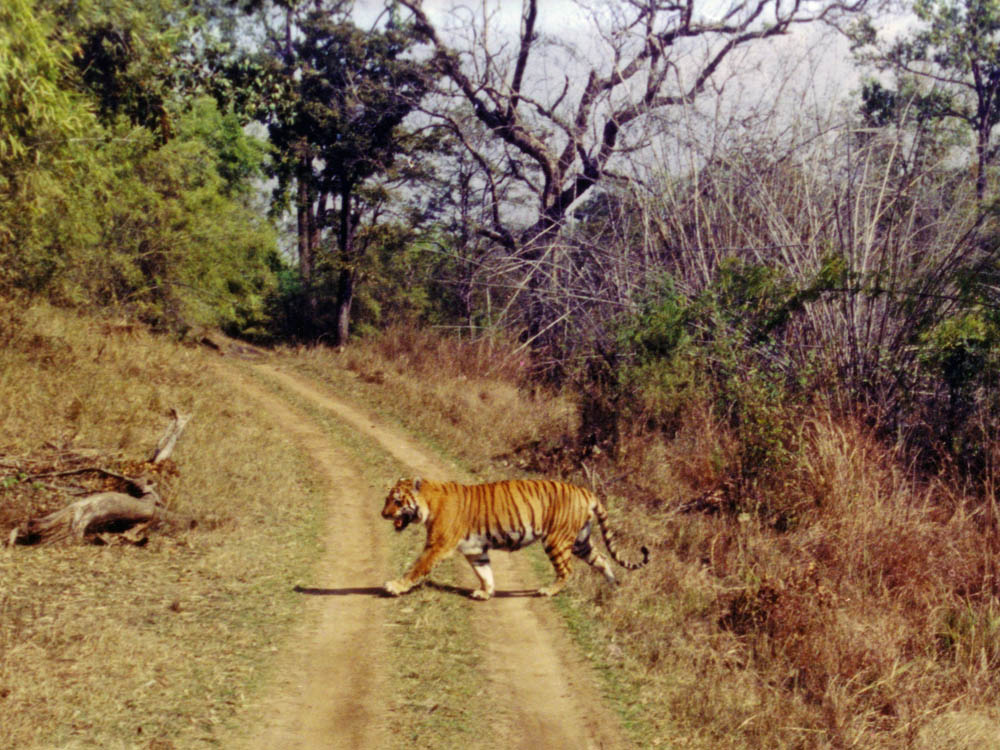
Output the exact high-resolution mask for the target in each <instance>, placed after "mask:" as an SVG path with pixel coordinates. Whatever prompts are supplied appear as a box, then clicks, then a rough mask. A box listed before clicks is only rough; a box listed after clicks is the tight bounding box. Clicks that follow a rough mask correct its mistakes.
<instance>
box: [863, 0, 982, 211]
mask: <svg viewBox="0 0 1000 750" xmlns="http://www.w3.org/2000/svg"><path fill="white" fill-rule="evenodd" d="M913 13H914V15H915V16H916V18H917V21H918V26H917V28H916V29H915V30H914V31H913V32H912V33H910V34H909V35H906V36H903V37H901V38H897V39H894V40H893V41H889V42H885V41H883V40H881V39H880V38H879V36H878V33H877V31H876V29H875V27H874V24H873V22H872V20H871V19H870V18H866V19H863V20H862V21H861V22H859V23H858V24H856V25H855V26H854V28H853V30H852V37H853V42H854V46H855V51H856V53H857V54H858V56H859V57H860V59H862V60H865V61H867V62H870V63H873V64H874V65H876V66H877V67H878V68H880V69H882V70H890V71H894V72H895V73H897V75H898V76H899V77H900V81H899V86H898V89H897V90H896V91H892V90H889V89H886V88H884V87H882V86H881V85H880V84H869V85H868V87H867V88H866V90H865V96H864V98H865V106H866V109H867V111H868V112H870V113H871V114H872V115H874V116H876V117H878V116H879V115H880V114H881V115H883V116H884V115H885V114H887V113H888V111H889V109H892V108H895V107H899V106H900V105H901V104H902V103H904V102H905V103H906V106H910V107H914V108H916V109H917V110H918V111H919V112H920V113H921V114H922V116H923V117H925V118H932V119H938V120H956V121H958V122H961V123H963V124H964V125H966V126H967V127H968V128H969V130H970V131H971V133H972V136H973V142H974V150H973V160H974V163H975V165H976V196H977V197H978V198H980V199H982V198H983V197H984V196H985V194H986V191H987V186H988V179H987V167H988V165H989V164H990V162H991V161H993V160H994V159H995V156H996V147H995V145H994V137H993V132H994V129H995V128H996V125H997V123H998V122H1000V2H998V1H997V0H917V1H916V2H915V3H914V4H913Z"/></svg>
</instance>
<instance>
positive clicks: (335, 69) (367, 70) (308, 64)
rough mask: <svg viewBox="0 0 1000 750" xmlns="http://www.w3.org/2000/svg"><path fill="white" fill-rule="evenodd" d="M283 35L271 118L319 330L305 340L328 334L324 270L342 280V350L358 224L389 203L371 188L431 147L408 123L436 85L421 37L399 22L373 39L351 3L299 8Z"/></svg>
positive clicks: (337, 308) (337, 305)
mask: <svg viewBox="0 0 1000 750" xmlns="http://www.w3.org/2000/svg"><path fill="white" fill-rule="evenodd" d="M283 32H284V33H283V36H282V37H278V36H272V38H271V42H270V45H271V53H272V55H274V57H273V60H274V64H275V65H277V66H279V67H280V86H281V88H280V89H279V96H277V97H276V98H275V99H274V100H273V101H272V104H271V106H270V107H269V108H268V109H267V110H266V111H263V112H262V115H263V117H262V119H263V120H264V121H265V122H266V123H267V125H268V132H269V135H270V140H271V143H272V144H273V145H274V147H275V149H276V151H277V154H278V159H277V161H276V168H275V176H276V177H277V178H278V181H279V193H283V194H286V195H287V194H288V193H289V192H290V191H294V195H295V197H294V204H295V209H296V216H297V235H298V251H299V265H300V272H301V278H302V282H303V285H304V287H305V288H304V292H305V302H306V308H307V310H306V315H305V322H306V324H307V326H308V327H310V328H311V329H312V330H309V331H307V332H306V333H307V334H308V335H318V334H320V333H322V331H321V330H319V329H320V328H321V327H322V326H320V325H319V312H318V309H317V308H318V304H319V301H318V300H317V297H316V293H317V290H318V289H319V288H320V287H321V285H322V283H323V278H322V275H321V274H320V269H321V267H322V268H323V270H325V271H327V272H329V273H331V274H333V276H334V277H335V282H334V284H335V288H334V289H333V294H332V296H333V315H332V316H331V317H332V324H330V325H331V327H332V328H333V334H334V339H333V340H334V342H335V343H336V344H341V343H344V342H345V341H346V340H347V337H348V334H349V326H350V316H351V307H352V303H353V300H354V294H355V284H356V282H357V278H358V270H359V255H360V254H359V252H358V248H356V247H355V237H356V235H357V230H358V227H359V223H360V222H361V220H362V218H363V216H364V214H365V212H366V211H367V212H368V214H369V218H371V216H372V215H373V214H377V213H378V207H379V205H380V204H381V203H382V202H383V201H384V199H385V197H386V195H385V193H384V191H378V190H374V191H373V190H370V189H368V188H369V186H370V184H371V182H372V181H373V180H374V179H375V178H379V179H380V180H386V179H388V178H391V177H394V176H397V175H398V172H399V170H398V169H397V167H398V166H399V165H398V164H397V161H398V160H400V157H408V156H409V155H411V154H413V153H415V151H417V150H419V148H420V147H421V145H422V144H423V143H424V141H423V139H422V138H421V137H420V136H418V135H415V134H413V133H411V132H409V131H408V130H407V129H406V128H404V127H403V121H404V120H405V119H406V117H407V116H408V115H409V114H410V112H412V111H413V110H414V108H415V107H416V105H417V103H418V102H419V100H420V99H421V98H422V97H423V95H424V93H425V92H426V91H427V89H428V86H429V83H430V78H429V76H428V71H427V70H426V68H425V67H424V66H423V65H422V64H420V63H418V62H417V61H416V60H414V59H413V57H412V56H411V55H410V54H409V52H410V50H411V48H412V47H413V46H414V45H415V44H416V43H417V41H418V38H417V36H416V35H415V34H414V33H413V30H412V28H411V27H408V26H405V25H400V24H398V23H396V22H395V21H394V19H393V18H390V20H389V21H388V22H387V23H386V24H385V25H384V27H383V28H380V29H375V30H372V31H369V32H365V31H362V30H361V29H359V28H358V27H357V26H355V25H354V23H353V22H352V21H351V20H350V17H349V15H348V8H347V7H346V6H345V4H344V3H335V4H334V5H333V6H332V7H326V6H324V4H323V3H315V4H314V3H309V4H307V5H306V6H304V8H300V7H298V6H296V5H295V4H291V5H288V6H286V7H285V8H284V29H283ZM403 161H404V164H403V166H404V167H405V161H406V159H405V158H404V159H403ZM334 205H335V207H334ZM334 248H335V252H333V253H331V252H327V251H328V249H334Z"/></svg>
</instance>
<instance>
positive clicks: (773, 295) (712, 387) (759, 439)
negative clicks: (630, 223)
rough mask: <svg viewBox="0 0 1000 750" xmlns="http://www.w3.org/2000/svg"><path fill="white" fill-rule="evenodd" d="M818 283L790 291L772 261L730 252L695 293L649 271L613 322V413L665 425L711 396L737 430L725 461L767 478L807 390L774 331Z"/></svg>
mask: <svg viewBox="0 0 1000 750" xmlns="http://www.w3.org/2000/svg"><path fill="white" fill-rule="evenodd" d="M827 273H829V271H828V270H827ZM827 283H829V279H827V278H826V276H824V275H823V274H821V275H820V277H819V278H818V280H817V282H816V283H815V284H814V285H812V286H811V287H810V288H808V289H805V290H799V289H796V288H795V287H794V285H792V284H791V283H790V281H789V280H788V278H787V277H786V276H785V274H783V273H782V272H780V271H778V270H776V269H774V268H771V267H766V266H762V265H755V264H746V263H739V262H736V261H729V262H726V263H724V264H723V265H722V266H721V267H720V268H719V269H718V276H717V280H716V282H715V283H714V284H712V285H711V286H710V287H708V288H707V289H705V290H704V291H703V292H702V293H701V294H699V295H697V296H694V297H687V296H685V295H683V294H681V293H680V292H678V290H677V288H676V286H675V284H674V282H673V280H672V279H671V278H670V277H669V276H662V277H659V278H657V279H655V280H654V281H653V283H652V284H651V286H650V291H649V292H648V293H647V295H646V296H645V298H644V299H643V300H642V301H641V302H640V304H639V308H638V310H636V311H635V312H633V313H630V314H628V315H625V316H623V317H622V318H620V319H619V321H617V324H616V341H615V348H616V353H617V356H616V358H615V361H616V362H617V363H618V364H617V367H616V373H617V379H616V383H615V388H616V389H617V404H618V408H619V410H620V414H621V418H622V419H623V421H625V422H627V423H633V424H636V423H639V424H644V425H645V426H646V428H647V429H654V430H666V431H667V432H671V431H672V430H673V429H675V428H676V427H677V426H678V425H679V422H680V419H681V417H682V415H683V414H684V413H685V411H687V410H689V409H690V406H691V404H692V403H696V402H701V403H707V404H710V405H711V408H712V411H713V412H714V413H715V414H716V416H717V418H719V419H720V421H721V422H722V423H723V424H726V425H728V426H729V428H730V429H731V430H732V432H733V434H734V436H735V438H736V444H737V450H738V455H736V456H734V457H733V460H734V462H735V465H734V466H732V467H731V470H732V471H734V473H735V474H736V475H737V476H738V477H739V478H740V480H741V481H742V482H744V483H747V484H752V485H756V486H758V487H761V488H765V487H768V485H769V482H770V478H771V477H772V476H782V475H783V473H785V472H787V470H788V469H789V467H790V466H791V465H792V463H793V462H794V460H795V456H796V452H797V450H798V449H799V444H800V438H801V434H800V425H799V423H798V419H797V416H796V415H797V406H796V405H797V404H798V403H800V402H802V400H803V399H804V398H805V395H806V393H807V389H806V388H805V387H803V386H804V385H805V382H804V374H803V373H800V372H796V371H794V370H793V369H792V368H791V367H790V366H789V362H788V361H787V359H786V358H785V356H784V355H783V354H782V353H781V352H780V350H779V349H778V347H776V346H775V341H774V338H773V337H774V336H775V334H776V332H777V331H778V330H779V329H780V328H781V326H783V325H785V324H786V323H787V322H788V320H789V316H790V313H791V311H794V310H795V309H796V308H797V307H798V306H800V305H801V304H802V303H803V300H804V299H805V298H807V297H809V296H811V295H815V294H818V293H819V289H821V288H823V287H825V285H826V284H827ZM807 379H808V378H805V380H807ZM770 489H775V488H774V487H770ZM756 510H758V511H762V512H765V511H766V512H775V510H776V509H775V508H772V507H766V508H765V507H759V508H756Z"/></svg>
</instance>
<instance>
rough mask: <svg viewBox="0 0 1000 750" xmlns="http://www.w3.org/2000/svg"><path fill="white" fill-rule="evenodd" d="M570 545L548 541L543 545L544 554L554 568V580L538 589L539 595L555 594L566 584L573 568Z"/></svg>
mask: <svg viewBox="0 0 1000 750" xmlns="http://www.w3.org/2000/svg"><path fill="white" fill-rule="evenodd" d="M571 549H572V548H571V547H570V545H569V544H562V543H558V542H556V543H549V544H546V545H545V554H547V555H548V556H549V560H550V561H551V562H552V567H554V568H555V569H556V580H555V581H553V582H552V583H550V584H549V585H548V586H543V587H542V588H540V589H538V595H539V596H555V595H556V594H558V593H559V592H560V591H562V589H563V587H564V586H565V585H566V581H568V580H569V574H570V572H571V571H572V570H573V564H572V562H571Z"/></svg>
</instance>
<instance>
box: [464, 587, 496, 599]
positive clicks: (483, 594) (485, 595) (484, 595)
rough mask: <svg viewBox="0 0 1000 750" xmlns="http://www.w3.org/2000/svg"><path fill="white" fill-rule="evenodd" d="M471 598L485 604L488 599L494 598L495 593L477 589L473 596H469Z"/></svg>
mask: <svg viewBox="0 0 1000 750" xmlns="http://www.w3.org/2000/svg"><path fill="white" fill-rule="evenodd" d="M469 596H470V597H472V598H473V599H478V600H479V601H481V602H485V601H486V600H487V599H489V598H490V597H491V596H493V592H492V591H486V590H485V589H476V590H475V591H473V592H472V593H471V594H469Z"/></svg>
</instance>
